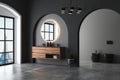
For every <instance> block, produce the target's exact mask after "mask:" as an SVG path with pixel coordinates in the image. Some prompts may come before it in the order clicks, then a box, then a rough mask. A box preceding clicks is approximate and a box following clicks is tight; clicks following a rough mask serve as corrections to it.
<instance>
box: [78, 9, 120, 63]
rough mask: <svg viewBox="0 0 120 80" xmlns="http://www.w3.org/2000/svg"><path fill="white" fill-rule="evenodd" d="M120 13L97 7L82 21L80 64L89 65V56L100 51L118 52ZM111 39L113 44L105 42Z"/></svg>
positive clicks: (119, 46) (117, 53)
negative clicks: (97, 8)
mask: <svg viewBox="0 0 120 80" xmlns="http://www.w3.org/2000/svg"><path fill="white" fill-rule="evenodd" d="M119 21H120V14H119V13H117V12H116V11H114V10H111V9H99V10H95V11H94V12H92V13H90V14H89V15H88V16H87V17H86V18H85V19H84V20H83V22H82V24H81V28H80V31H79V55H80V56H79V60H80V63H79V64H80V65H89V64H90V65H91V64H92V60H91V56H92V53H94V52H95V51H96V50H97V52H100V53H103V54H104V53H112V54H115V55H119V53H120V50H119V48H120V45H119V44H118V43H120V38H119V34H120V27H119V26H120V22H119ZM107 41H112V42H113V44H112V45H109V44H107Z"/></svg>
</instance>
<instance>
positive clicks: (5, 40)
mask: <svg viewBox="0 0 120 80" xmlns="http://www.w3.org/2000/svg"><path fill="white" fill-rule="evenodd" d="M0 17H3V18H4V28H0V30H4V40H0V42H3V43H4V51H3V52H0V54H4V63H3V64H0V66H2V65H8V64H14V60H15V58H14V26H15V24H14V23H15V22H14V17H9V16H3V15H0ZM7 18H8V19H12V20H13V23H12V26H13V28H6V26H7V25H6V24H7V23H6V19H7ZM7 30H11V31H12V34H13V39H12V40H7V39H6V32H7ZM7 42H12V43H13V44H12V46H13V51H6V48H7ZM10 53H13V55H12V56H13V62H11V63H9V62H6V60H7V59H6V56H7V55H6V54H10ZM8 60H9V59H8Z"/></svg>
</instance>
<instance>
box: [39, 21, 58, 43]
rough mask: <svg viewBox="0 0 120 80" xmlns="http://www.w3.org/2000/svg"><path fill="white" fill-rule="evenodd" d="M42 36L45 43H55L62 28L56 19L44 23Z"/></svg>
mask: <svg viewBox="0 0 120 80" xmlns="http://www.w3.org/2000/svg"><path fill="white" fill-rule="evenodd" d="M40 34H41V36H42V38H43V40H44V41H46V42H55V41H56V40H57V39H58V38H59V35H60V27H59V24H58V23H57V21H55V20H54V19H47V20H45V21H44V22H43V23H42V26H41V29H40Z"/></svg>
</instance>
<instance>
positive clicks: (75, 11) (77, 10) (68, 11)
mask: <svg viewBox="0 0 120 80" xmlns="http://www.w3.org/2000/svg"><path fill="white" fill-rule="evenodd" d="M81 11H82V9H81V8H80V7H73V6H72V0H70V4H69V7H62V8H61V14H80V13H81Z"/></svg>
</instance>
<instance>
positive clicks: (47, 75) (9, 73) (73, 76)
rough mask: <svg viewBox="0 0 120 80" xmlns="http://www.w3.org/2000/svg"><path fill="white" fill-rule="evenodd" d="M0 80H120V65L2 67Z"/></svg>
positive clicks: (0, 67) (26, 65)
mask: <svg viewBox="0 0 120 80" xmlns="http://www.w3.org/2000/svg"><path fill="white" fill-rule="evenodd" d="M0 80H120V64H104V63H102V64H101V63H96V64H91V65H81V67H80V68H78V67H69V66H57V65H41V64H22V65H16V64H14V65H6V66H0Z"/></svg>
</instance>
